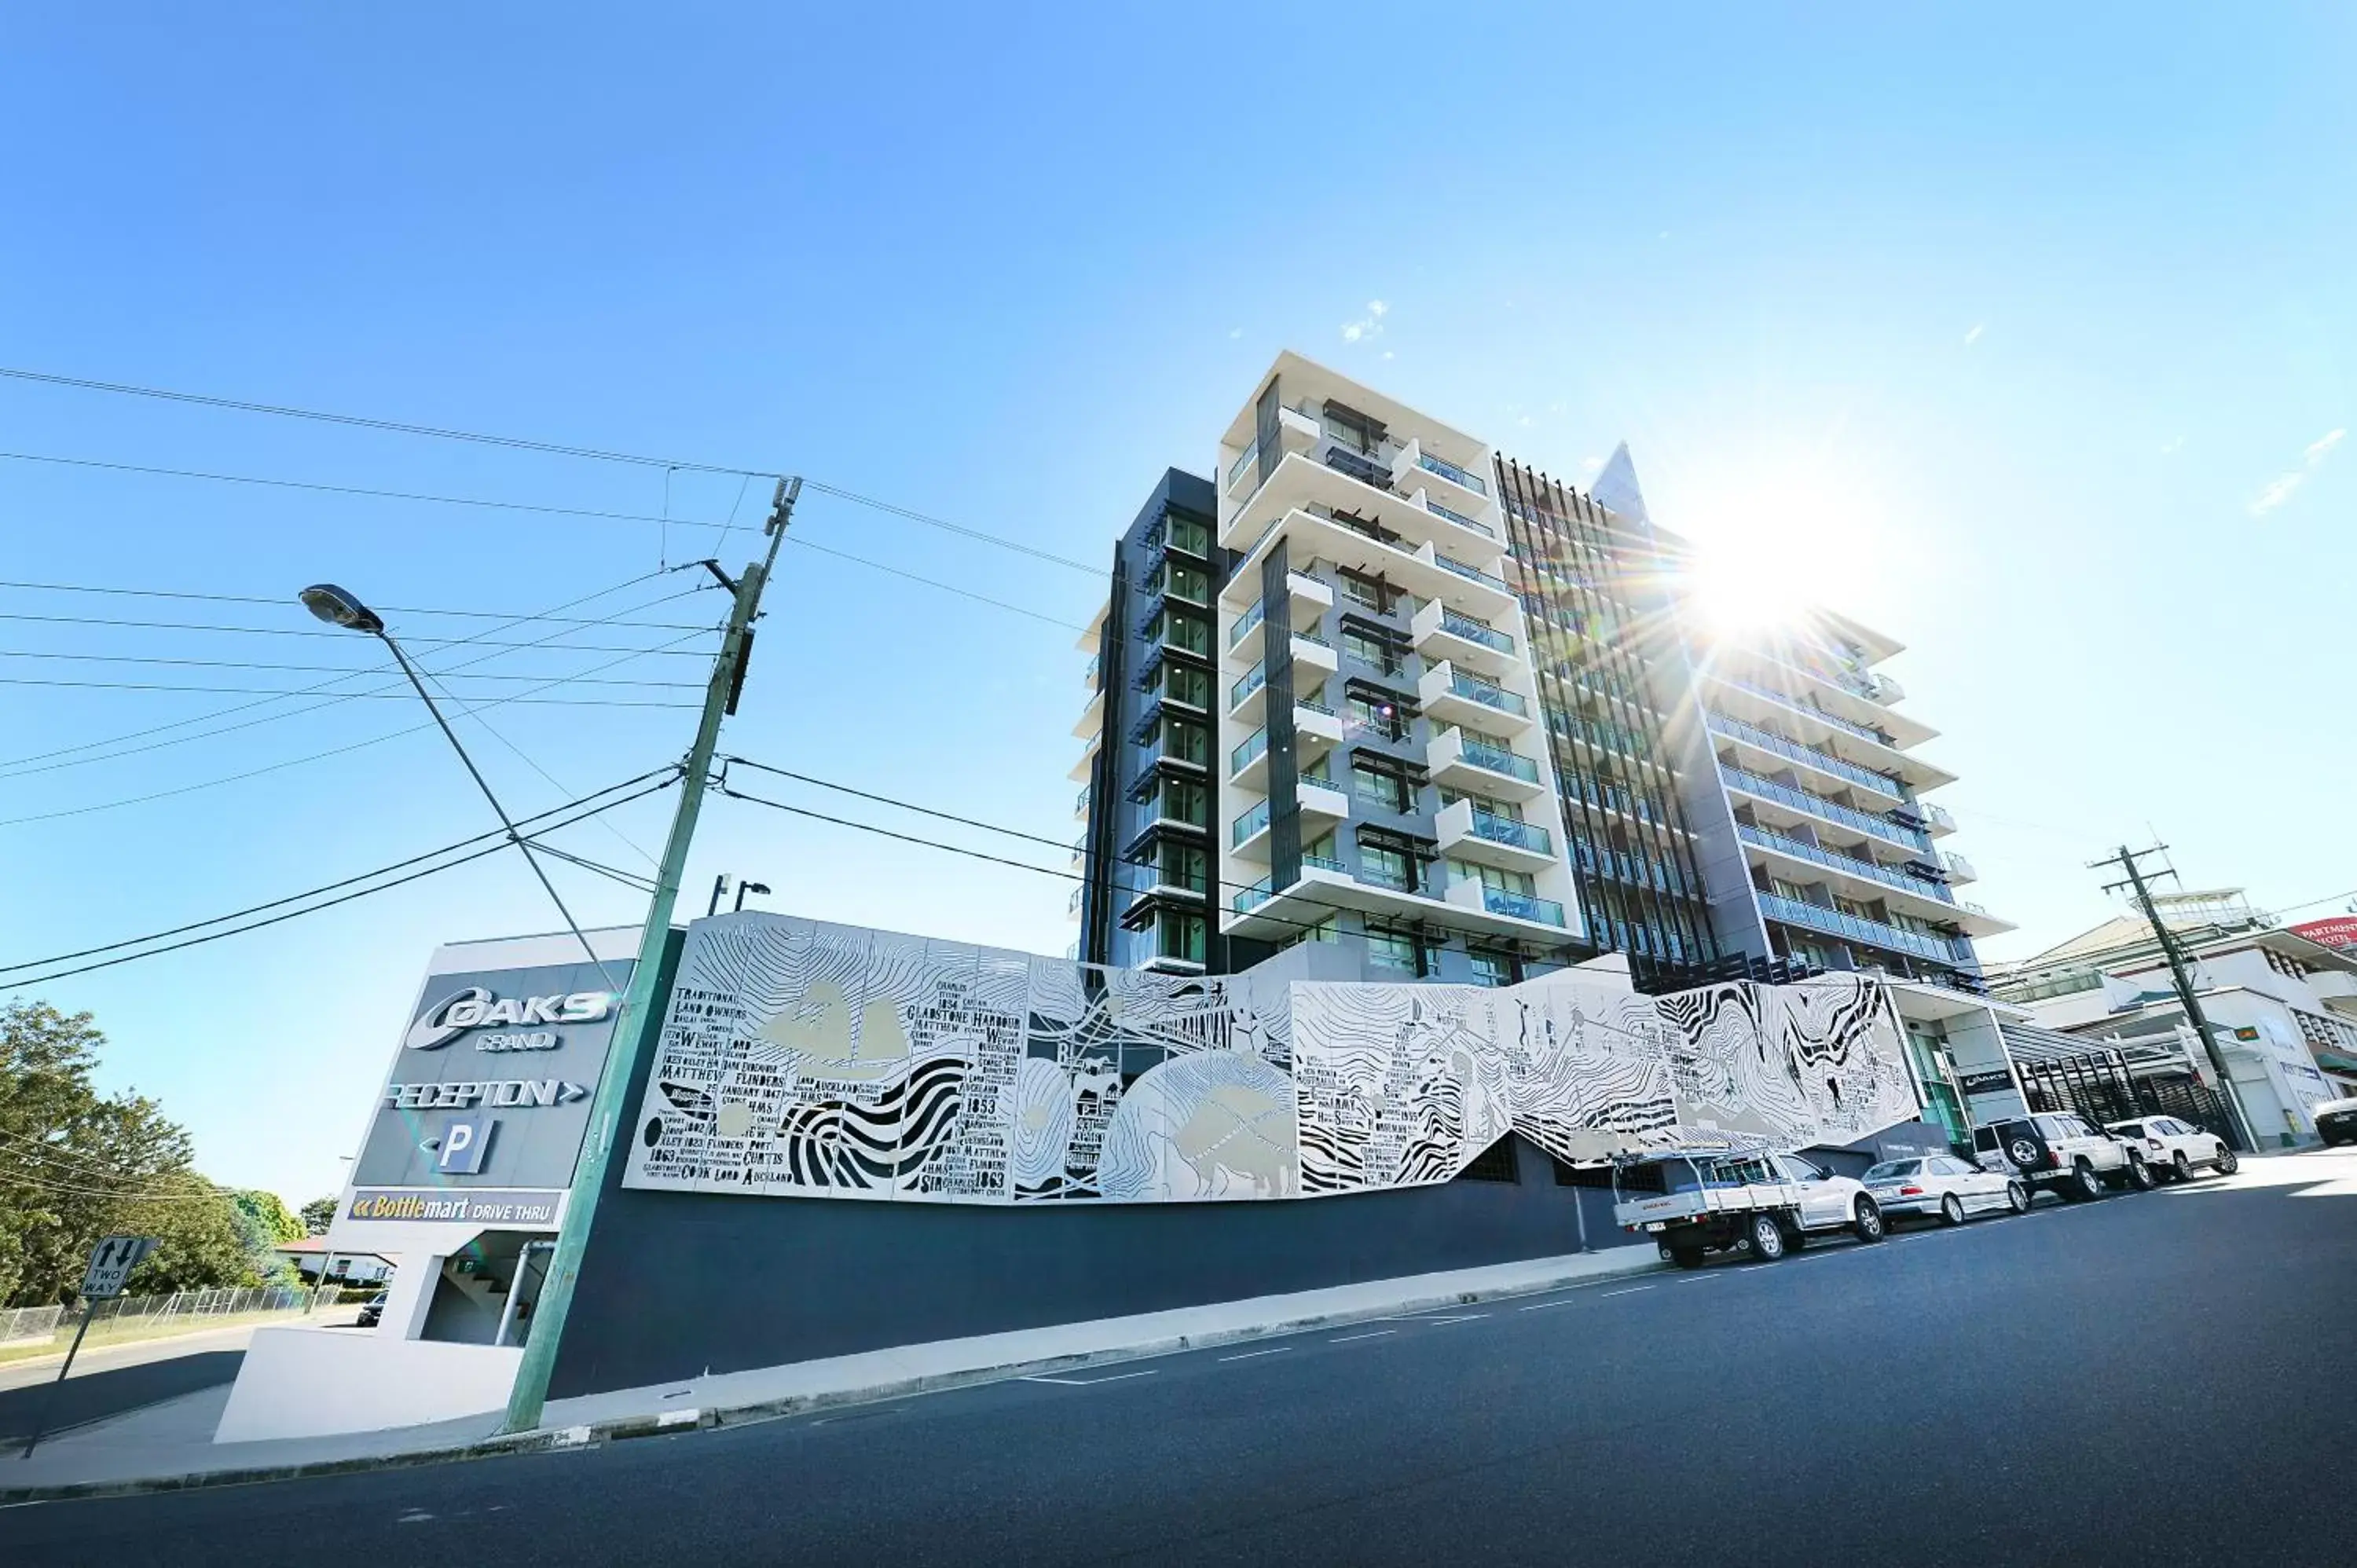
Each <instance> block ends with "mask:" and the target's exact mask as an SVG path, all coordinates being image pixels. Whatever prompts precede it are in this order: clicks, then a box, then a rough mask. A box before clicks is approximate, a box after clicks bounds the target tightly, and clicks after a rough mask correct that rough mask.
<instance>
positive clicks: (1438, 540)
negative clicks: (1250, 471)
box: [1220, 456, 1505, 575]
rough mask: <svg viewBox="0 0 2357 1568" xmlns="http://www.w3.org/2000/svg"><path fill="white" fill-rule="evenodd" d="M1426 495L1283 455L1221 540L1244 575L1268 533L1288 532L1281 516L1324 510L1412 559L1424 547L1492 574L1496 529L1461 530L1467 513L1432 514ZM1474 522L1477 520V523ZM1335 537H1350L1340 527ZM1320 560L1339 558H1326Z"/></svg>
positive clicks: (1500, 549)
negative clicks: (1367, 529)
mask: <svg viewBox="0 0 2357 1568" xmlns="http://www.w3.org/2000/svg"><path fill="white" fill-rule="evenodd" d="M1377 478H1388V476H1381V475H1379V476H1377ZM1426 499H1427V494H1426V492H1425V491H1422V490H1419V491H1417V492H1416V493H1415V494H1412V495H1401V494H1399V493H1397V492H1395V491H1393V490H1391V489H1383V488H1382V487H1381V486H1378V485H1375V484H1370V483H1367V482H1365V481H1363V480H1362V479H1361V478H1358V477H1357V476H1355V475H1354V474H1351V473H1350V472H1346V471H1344V470H1342V469H1340V468H1335V467H1329V466H1328V465H1327V464H1325V463H1318V462H1312V461H1310V460H1309V459H1308V458H1306V457H1298V456H1288V457H1286V459H1285V461H1284V462H1283V463H1281V464H1279V465H1278V466H1277V471H1276V472H1275V473H1274V474H1272V475H1270V476H1269V479H1268V483H1266V484H1265V485H1263V486H1262V487H1261V488H1260V489H1259V490H1258V491H1257V492H1256V493H1255V494H1254V496H1253V498H1252V500H1251V502H1250V503H1249V504H1247V505H1245V506H1243V508H1241V509H1239V510H1237V511H1236V512H1235V513H1234V514H1233V515H1232V516H1231V517H1229V518H1228V519H1227V520H1226V521H1223V522H1222V524H1221V532H1220V542H1221V543H1222V544H1223V545H1225V546H1226V547H1227V548H1229V549H1231V550H1233V551H1236V552H1238V553H1240V554H1242V555H1243V556H1244V557H1245V561H1244V563H1243V567H1242V568H1240V573H1239V575H1249V571H1250V569H1251V566H1252V563H1253V559H1254V557H1255V556H1257V554H1258V553H1259V551H1260V549H1261V547H1262V545H1263V544H1264V543H1265V542H1266V541H1267V539H1268V538H1269V536H1270V534H1271V533H1272V532H1274V531H1275V529H1276V528H1277V527H1278V526H1279V525H1280V524H1283V525H1284V526H1286V528H1288V529H1289V528H1291V527H1292V526H1293V524H1292V523H1291V522H1290V521H1288V519H1287V516H1286V514H1287V513H1289V512H1292V511H1296V510H1303V511H1308V510H1310V509H1312V508H1325V509H1329V510H1338V511H1342V512H1347V513H1350V514H1352V515H1354V516H1356V517H1357V518H1359V519H1361V520H1362V521H1364V522H1366V523H1367V524H1368V525H1369V526H1371V527H1372V528H1374V529H1376V530H1378V531H1379V532H1382V533H1384V534H1388V535H1390V536H1392V538H1393V540H1394V541H1395V542H1396V544H1397V547H1398V548H1399V549H1400V550H1401V551H1402V552H1404V553H1415V552H1417V551H1418V550H1420V549H1421V548H1422V547H1423V546H1425V545H1426V544H1429V545H1432V546H1433V547H1434V549H1435V550H1436V551H1437V553H1440V554H1444V555H1448V556H1451V557H1453V558H1455V559H1456V560H1458V561H1460V562H1463V563H1464V564H1467V565H1469V566H1473V567H1475V568H1477V569H1479V570H1480V571H1482V572H1484V573H1487V574H1490V575H1497V574H1498V570H1499V566H1500V563H1501V560H1502V558H1503V556H1504V553H1505V545H1504V543H1503V542H1502V541H1501V539H1500V538H1499V537H1498V535H1497V533H1496V532H1495V531H1494V530H1493V529H1491V527H1490V526H1489V525H1488V524H1486V523H1483V524H1482V525H1481V526H1480V527H1469V526H1467V524H1466V523H1465V522H1463V521H1458V519H1459V518H1463V517H1470V516H1472V515H1473V514H1472V513H1470V512H1469V511H1467V510H1465V509H1464V508H1462V507H1455V506H1448V503H1447V502H1446V501H1444V502H1443V503H1442V504H1443V506H1444V507H1445V508H1446V510H1443V511H1435V510H1432V508H1431V507H1430V506H1429V505H1427V504H1426ZM1312 515H1317V514H1316V513H1315V512H1313V513H1312ZM1474 521H1477V522H1478V521H1480V520H1479V518H1475V520H1474ZM1336 526H1338V527H1341V526H1342V525H1339V524H1338V525H1336ZM1342 531H1343V532H1354V531H1352V530H1351V529H1349V528H1347V527H1343V529H1342ZM1309 555H1327V552H1326V551H1325V550H1324V549H1322V548H1318V547H1315V546H1313V547H1311V548H1309V549H1307V550H1305V551H1303V552H1301V557H1302V558H1304V559H1306V558H1308V556H1309ZM1327 558H1328V559H1340V557H1336V556H1330V555H1329V556H1327ZM1346 564H1348V563H1346Z"/></svg>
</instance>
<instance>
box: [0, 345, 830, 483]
mask: <svg viewBox="0 0 2357 1568" xmlns="http://www.w3.org/2000/svg"><path fill="white" fill-rule="evenodd" d="M0 376H5V377H8V378H9V379H10V380H12V381H38V382H39V383H41V384H43V385H45V386H58V387H72V388H75V389H76V390H78V391H81V392H114V393H117V394H119V395H122V396H125V397H147V398H157V399H161V400H163V401H165V402H167V403H195V404H197V405H199V406H200V407H204V408H223V409H232V410H235V411H236V412H238V413H272V414H276V415H278V416H279V417H281V418H285V419H309V420H316V421H317V422H318V423H320V424H349V425H353V426H356V427H358V428H360V429H363V430H386V431H392V432H394V433H396V434H398V435H432V436H436V437H437V438H439V439H441V440H445V441H470V442H473V443H475V444H476V445H478V446H511V447H514V448H515V449H517V450H519V451H523V452H545V453H548V454H550V455H552V456H559V457H590V458H595V459H597V461H599V462H604V463H628V464H630V465H632V466H634V467H645V468H663V467H671V468H686V469H690V470H692V471H694V472H695V473H699V474H727V475H731V476H735V475H738V474H748V475H750V476H752V477H753V478H758V479H778V478H784V477H785V476H784V475H782V474H779V473H776V472H774V471H772V470H770V469H767V468H737V467H727V466H726V465H724V464H718V463H695V462H690V461H688V460H686V459H684V458H673V457H649V456H642V455H640V454H638V453H631V452H614V451H608V450H606V449H604V448H601V447H597V446H565V445H564V444H563V443H561V442H555V441H534V440H532V439H530V438H529V437H526V436H521V435H485V434H483V433H482V432H480V431H474V430H456V429H451V428H448V427H447V426H443V425H436V424H407V423H404V421H401V420H396V419H373V418H370V417H368V416H366V415H363V414H357V413H327V412H326V411H324V410H320V409H315V408H296V407H293V406H290V405H288V404H285V403H248V402H245V401H243V400H242V399H238V398H231V397H219V396H215V395H212V394H210V393H206V392H171V391H167V389H165V388H162V387H144V386H136V385H134V384H132V383H130V382H126V381H91V380H88V379H85V378H83V377H81V376H60V375H53V374H50V373H48V372H47V371H26V370H14V369H10V368H8V367H6V366H0Z"/></svg>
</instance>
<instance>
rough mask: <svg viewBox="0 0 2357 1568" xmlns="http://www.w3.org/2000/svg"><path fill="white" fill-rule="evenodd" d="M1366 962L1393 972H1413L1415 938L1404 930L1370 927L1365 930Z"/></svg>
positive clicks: (1414, 966) (1414, 969)
mask: <svg viewBox="0 0 2357 1568" xmlns="http://www.w3.org/2000/svg"><path fill="white" fill-rule="evenodd" d="M1367 963H1368V965H1369V966H1370V967H1371V968H1374V969H1381V970H1388V971H1390V972H1392V973H1394V974H1410V975H1412V974H1414V973H1415V972H1416V942H1415V938H1414V937H1412V936H1410V935H1408V934H1407V933H1406V932H1405V931H1385V930H1377V929H1369V930H1368V932H1367Z"/></svg>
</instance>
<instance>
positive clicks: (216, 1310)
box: [0, 1285, 346, 1350]
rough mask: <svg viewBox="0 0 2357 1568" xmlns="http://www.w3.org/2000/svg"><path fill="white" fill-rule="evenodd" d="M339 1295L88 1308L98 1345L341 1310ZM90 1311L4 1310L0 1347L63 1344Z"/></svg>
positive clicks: (172, 1299)
mask: <svg viewBox="0 0 2357 1568" xmlns="http://www.w3.org/2000/svg"><path fill="white" fill-rule="evenodd" d="M345 1294H346V1293H345V1292H342V1291H339V1290H328V1291H324V1292H316V1291H314V1290H313V1289H312V1288H311V1287H310V1286H308V1285H299V1286H298V1285H257V1286H253V1287H251V1288H247V1289H242V1290H229V1289H222V1290H184V1291H175V1292H174V1293H172V1294H170V1295H125V1296H117V1297H115V1298H114V1299H113V1300H112V1301H101V1302H93V1303H91V1304H89V1310H90V1312H91V1338H92V1339H93V1340H96V1339H101V1338H106V1337H113V1336H117V1335H120V1336H121V1337H124V1338H133V1339H135V1338H144V1337H148V1336H150V1335H156V1334H169V1333H174V1332H177V1331H178V1326H179V1325H181V1324H183V1323H186V1324H188V1325H191V1326H196V1325H201V1324H202V1323H205V1322H208V1321H211V1320H219V1319H228V1318H233V1317H264V1316H301V1315H307V1314H309V1313H311V1312H314V1311H317V1310H320V1309H323V1308H326V1307H329V1306H333V1305H338V1304H339V1302H340V1301H341V1300H342V1298H343V1296H344V1295H345ZM84 1310H85V1308H84V1306H83V1305H82V1304H80V1303H77V1304H76V1305H74V1306H73V1307H71V1308H67V1307H61V1306H20V1307H12V1308H8V1309H5V1310H0V1346H8V1347H12V1348H16V1349H20V1350H21V1349H23V1348H26V1347H27V1346H29V1345H34V1344H38V1342H40V1341H42V1340H45V1339H46V1340H55V1341H58V1342H59V1344H60V1345H61V1344H62V1343H63V1341H64V1340H65V1339H67V1338H69V1337H71V1335H72V1333H73V1331H74V1330H75V1329H77V1328H79V1327H81V1320H82V1315H83V1312H84Z"/></svg>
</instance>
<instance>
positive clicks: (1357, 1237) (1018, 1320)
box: [550, 1135, 1643, 1398]
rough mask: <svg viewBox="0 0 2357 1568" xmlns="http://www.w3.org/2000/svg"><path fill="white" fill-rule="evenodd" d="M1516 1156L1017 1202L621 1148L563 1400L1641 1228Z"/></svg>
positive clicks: (1605, 1239) (1518, 1152)
mask: <svg viewBox="0 0 2357 1568" xmlns="http://www.w3.org/2000/svg"><path fill="white" fill-rule="evenodd" d="M1512 1149H1513V1154H1514V1160H1515V1166H1516V1179H1515V1180H1514V1181H1512V1182H1502V1181H1469V1180H1464V1179H1459V1180H1457V1181H1453V1182H1448V1183H1444V1184H1442V1185H1440V1186H1437V1187H1415V1188H1410V1189H1408V1190H1405V1191H1399V1192H1388V1193H1377V1194H1368V1195H1363V1196H1360V1197H1333V1198H1321V1199H1318V1200H1317V1201H1314V1202H1295V1203H1196V1204H1133V1205H1118V1206H1115V1205H1088V1206H1084V1207H1083V1206H1073V1207H1066V1208H1060V1207H1058V1206H1056V1205H1054V1204H1052V1203H1049V1204H1041V1205H1039V1206H1038V1207H1036V1208H1034V1207H1027V1208H996V1207H985V1206H981V1205H975V1206H971V1207H954V1206H948V1205H941V1204H926V1203H905V1204H896V1203H887V1202H863V1201H856V1200H848V1199H845V1200H834V1199H826V1198H800V1199H797V1198H776V1197H706V1196H691V1195H685V1194H679V1193H664V1192H647V1191H638V1190H626V1189H624V1188H623V1187H621V1186H620V1179H621V1170H622V1165H623V1162H621V1161H619V1160H617V1161H615V1162H614V1164H613V1165H612V1166H611V1167H609V1171H608V1184H607V1191H606V1196H605V1198H604V1200H603V1202H602V1204H601V1205H600V1207H599V1209H598V1224H597V1234H596V1235H595V1237H594V1238H593V1239H592V1240H591V1242H590V1245H589V1251H588V1255H587V1258H586V1259H585V1260H584V1262H583V1267H582V1277H581V1284H580V1290H579V1294H577V1295H576V1298H575V1303H574V1307H573V1316H572V1319H571V1321H570V1323H569V1324H568V1325H567V1327H566V1334H565V1348H564V1353H563V1355H562V1356H561V1357H560V1358H559V1359H558V1361H557V1365H556V1372H555V1377H554V1381H553V1383H552V1385H551V1388H550V1393H551V1395H552V1396H553V1397H556V1398H566V1397H570V1396H572V1395H575V1394H586V1393H595V1392H598V1391H605V1390H609V1389H618V1388H633V1387H638V1386H641V1385H644V1384H649V1383H657V1382H663V1381H667V1380H673V1379H678V1378H684V1377H692V1376H695V1375H697V1374H700V1373H703V1372H705V1371H706V1370H707V1369H708V1370H710V1371H715V1372H727V1371H740V1370H744V1369H748V1368H753V1367H766V1366H774V1365H778V1364H780V1363H783V1362H790V1361H802V1360H809V1359H813V1358H816V1357H823V1356H844V1355H852V1354H855V1353H856V1352H859V1351H863V1350H876V1349H882V1348H888V1347H890V1346H895V1345H909V1344H921V1343H924V1342H926V1341H930V1340H936V1339H952V1338H959V1337H965V1336H969V1335H976V1334H995V1333H1002V1332H1006V1331H1007V1330H1011V1329H1018V1328H1038V1327H1045V1326H1050V1325H1053V1324H1058V1323H1075V1322H1084V1321H1087V1320H1089V1319H1092V1318H1100V1317H1113V1316H1124V1315H1126V1314H1131V1313H1141V1312H1159V1311H1164V1310H1168V1309H1169V1308H1173V1307H1182V1306H1196V1305H1208V1304H1211V1303H1214V1302H1222V1301H1234V1300H1240V1299H1243V1298H1245V1297H1249V1296H1256V1295H1271V1294H1282V1293H1285V1292H1288V1291H1300V1290H1315V1289H1318V1288H1319V1287H1321V1286H1327V1285H1341V1284H1356V1283H1363V1282H1366V1281H1370V1280H1380V1279H1391V1278H1397V1277H1399V1276H1402V1275H1406V1274H1415V1273H1432V1272H1435V1271H1438V1270H1444V1269H1461V1268H1474V1267H1478V1266H1480V1265H1482V1264H1487V1263H1504V1262H1520V1261H1522V1260H1524V1259H1530V1258H1543V1257H1551V1256H1555V1255H1559V1254H1564V1253H1570V1252H1577V1251H1579V1250H1580V1242H1581V1236H1582V1234H1583V1227H1584V1231H1585V1235H1586V1237H1587V1242H1588V1244H1589V1245H1590V1246H1592V1247H1596V1248H1603V1247H1608V1246H1617V1245H1622V1244H1631V1243H1641V1242H1642V1240H1643V1239H1642V1238H1641V1237H1632V1236H1630V1235H1628V1234H1627V1233H1625V1232H1623V1231H1621V1230H1619V1229H1617V1228H1616V1227H1615V1226H1614V1225H1613V1223H1612V1214H1611V1194H1610V1192H1609V1191H1607V1190H1603V1189H1599V1188H1596V1187H1567V1186H1561V1185H1558V1184H1557V1182H1556V1180H1555V1166H1554V1162H1553V1160H1552V1159H1551V1157H1550V1156H1549V1155H1547V1154H1546V1152H1545V1151H1544V1150H1543V1149H1540V1148H1539V1147H1538V1146H1537V1145H1536V1144H1531V1143H1528V1142H1526V1141H1524V1140H1523V1139H1522V1138H1521V1137H1520V1136H1519V1135H1516V1136H1515V1137H1514V1138H1513V1141H1512Z"/></svg>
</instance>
